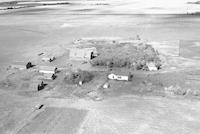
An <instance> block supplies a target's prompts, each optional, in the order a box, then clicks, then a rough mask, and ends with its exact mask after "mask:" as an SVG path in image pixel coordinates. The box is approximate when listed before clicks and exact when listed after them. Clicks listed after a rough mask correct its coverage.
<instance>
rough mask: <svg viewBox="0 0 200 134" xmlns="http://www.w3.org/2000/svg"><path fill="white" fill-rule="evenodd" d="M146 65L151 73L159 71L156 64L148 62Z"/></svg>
mask: <svg viewBox="0 0 200 134" xmlns="http://www.w3.org/2000/svg"><path fill="white" fill-rule="evenodd" d="M146 64H147V67H148V69H149V71H157V70H158V68H157V67H156V65H155V63H154V62H148V63H146Z"/></svg>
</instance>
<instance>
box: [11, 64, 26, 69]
mask: <svg viewBox="0 0 200 134" xmlns="http://www.w3.org/2000/svg"><path fill="white" fill-rule="evenodd" d="M10 68H11V69H19V70H24V69H26V65H15V64H14V65H11V66H10Z"/></svg>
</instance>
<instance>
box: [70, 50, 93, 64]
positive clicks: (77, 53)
mask: <svg viewBox="0 0 200 134" xmlns="http://www.w3.org/2000/svg"><path fill="white" fill-rule="evenodd" d="M96 56H97V50H96V48H95V47H90V48H71V49H70V54H69V57H70V59H71V60H86V61H88V60H91V59H93V58H94V57H96Z"/></svg>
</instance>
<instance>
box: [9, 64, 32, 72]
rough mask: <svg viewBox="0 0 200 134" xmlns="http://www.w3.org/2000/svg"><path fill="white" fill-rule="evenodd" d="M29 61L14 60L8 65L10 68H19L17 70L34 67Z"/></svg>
mask: <svg viewBox="0 0 200 134" xmlns="http://www.w3.org/2000/svg"><path fill="white" fill-rule="evenodd" d="M34 66H35V65H33V64H32V63H31V62H28V63H26V62H15V63H14V64H13V65H11V66H10V68H11V69H19V70H24V69H29V68H32V67H34Z"/></svg>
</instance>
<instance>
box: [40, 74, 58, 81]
mask: <svg viewBox="0 0 200 134" xmlns="http://www.w3.org/2000/svg"><path fill="white" fill-rule="evenodd" d="M55 78H56V75H55V73H43V79H47V80H54V79H55Z"/></svg>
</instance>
